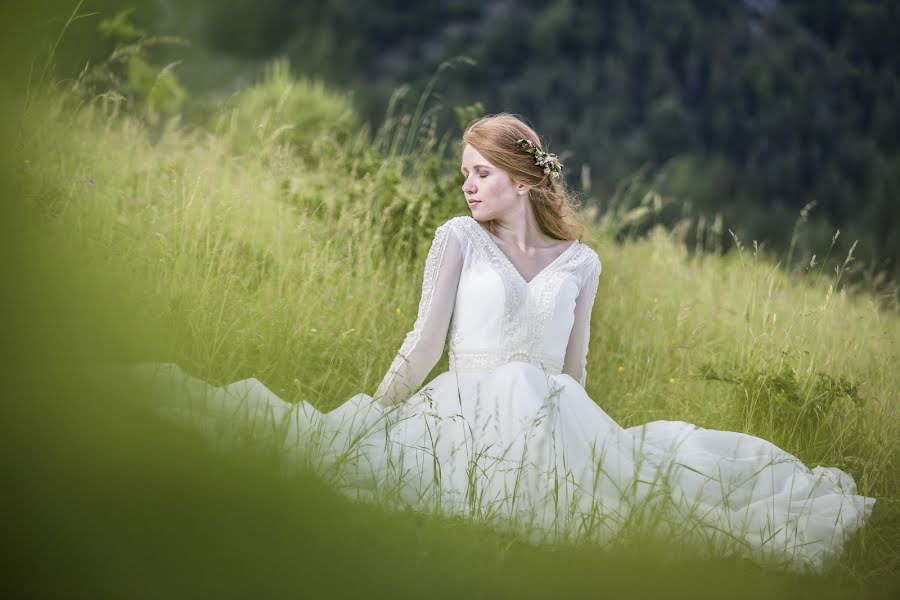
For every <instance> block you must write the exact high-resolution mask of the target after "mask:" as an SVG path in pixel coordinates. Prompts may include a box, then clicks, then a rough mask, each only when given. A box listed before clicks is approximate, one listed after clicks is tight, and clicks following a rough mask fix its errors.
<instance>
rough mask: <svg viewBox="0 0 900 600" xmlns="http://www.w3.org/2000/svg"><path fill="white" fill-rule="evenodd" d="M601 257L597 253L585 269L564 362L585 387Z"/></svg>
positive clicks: (566, 368)
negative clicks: (592, 312) (592, 311)
mask: <svg viewBox="0 0 900 600" xmlns="http://www.w3.org/2000/svg"><path fill="white" fill-rule="evenodd" d="M600 270H601V266H600V259H599V258H598V257H597V255H596V254H594V256H593V260H591V262H590V263H589V264H588V266H587V267H586V270H585V276H584V280H583V281H582V283H581V290H580V291H579V292H578V297H577V298H576V299H575V322H574V324H573V325H572V332H571V333H570V334H569V343H568V345H567V346H566V359H565V362H564V364H563V373H566V374H568V375H570V376H571V377H572V378H573V379H574V380H575V381H577V382H578V383H579V384H581V387H584V385H585V382H586V381H587V353H588V341H590V337H591V309H592V308H593V307H594V298H595V297H596V296H597V286H598V285H599V283H600Z"/></svg>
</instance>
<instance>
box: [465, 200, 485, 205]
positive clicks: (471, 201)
mask: <svg viewBox="0 0 900 600" xmlns="http://www.w3.org/2000/svg"><path fill="white" fill-rule="evenodd" d="M466 202H468V203H469V206H475V205H476V204H480V203H481V200H466Z"/></svg>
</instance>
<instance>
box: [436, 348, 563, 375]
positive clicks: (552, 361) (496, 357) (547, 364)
mask: <svg viewBox="0 0 900 600" xmlns="http://www.w3.org/2000/svg"><path fill="white" fill-rule="evenodd" d="M515 361H518V362H525V363H528V364H530V365H534V366H535V367H537V368H539V369H541V370H543V371H544V372H546V373H549V374H551V375H559V374H560V373H562V370H563V359H560V358H558V357H555V356H550V355H549V354H539V353H534V352H499V351H486V352H458V351H454V350H451V351H450V365H449V368H450V370H451V371H492V370H494V369H496V368H497V367H500V366H502V365H505V364H507V363H511V362H515Z"/></svg>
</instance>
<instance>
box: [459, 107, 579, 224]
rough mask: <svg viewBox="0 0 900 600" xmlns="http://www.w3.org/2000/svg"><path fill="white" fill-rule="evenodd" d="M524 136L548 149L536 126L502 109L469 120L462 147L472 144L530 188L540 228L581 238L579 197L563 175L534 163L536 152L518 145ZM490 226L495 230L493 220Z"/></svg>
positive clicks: (530, 196)
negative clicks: (567, 186)
mask: <svg viewBox="0 0 900 600" xmlns="http://www.w3.org/2000/svg"><path fill="white" fill-rule="evenodd" d="M522 138H524V139H526V140H531V142H532V143H534V144H535V145H537V146H538V148H539V149H541V150H543V151H547V150H546V148H545V147H544V144H543V142H542V141H541V139H540V137H538V134H537V132H535V131H534V129H532V128H531V127H529V126H528V125H526V124H525V123H524V122H523V121H522V120H521V119H520V118H518V117H516V116H514V115H511V114H509V113H499V114H496V115H487V116H485V117H481V118H480V119H477V120H475V121H473V122H471V123H469V125H468V127H466V131H465V132H464V133H463V137H462V148H463V149H464V148H465V147H466V144H471V145H472V147H473V148H475V149H476V150H478V152H480V153H481V155H482V156H484V157H485V158H486V159H488V161H490V162H491V163H492V164H493V165H495V166H497V167H498V168H500V169H503V170H504V171H506V173H507V174H508V175H509V177H510V179H512V181H513V183H516V184H522V185H525V186H528V187H530V188H531V189H530V190H529V192H528V195H529V198H530V200H531V206H532V208H533V209H534V216H535V219H536V220H537V224H538V226H539V227H540V228H541V231H543V232H544V233H546V234H547V235H549V236H550V237H552V238H555V239H558V240H571V239H578V240H580V239H581V237H582V236H583V235H584V226H583V225H581V223H579V222H578V219H577V217H576V215H577V213H576V209H577V208H578V202H577V200H576V199H575V198H574V197H573V196H572V195H571V194H570V193H569V191H568V190H566V188H565V186H564V185H563V182H562V178H561V177H560V178H556V177H552V176H551V175H547V174H544V171H543V168H542V167H540V166H538V165H536V164H534V156H533V155H531V154H529V153H528V152H526V151H525V150H524V149H522V148H520V147H519V146H517V145H516V140H519V139H522ZM487 226H488V229H489V230H490V231H491V232H493V231H494V223H493V220H491V221H488V222H487Z"/></svg>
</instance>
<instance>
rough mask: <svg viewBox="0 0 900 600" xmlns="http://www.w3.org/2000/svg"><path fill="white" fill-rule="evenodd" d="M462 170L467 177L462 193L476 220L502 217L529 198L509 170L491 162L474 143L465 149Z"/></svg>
mask: <svg viewBox="0 0 900 600" xmlns="http://www.w3.org/2000/svg"><path fill="white" fill-rule="evenodd" d="M459 170H460V171H462V174H463V177H465V181H463V185H462V191H463V194H465V197H466V202H467V203H468V205H469V210H471V211H472V217H473V218H474V219H475V220H476V221H489V220H491V219H496V218H500V217H502V216H503V215H505V214H508V213H509V211H511V210H513V209H514V208H516V207H517V206H518V205H519V203H520V202H522V200H523V199H526V198H527V197H526V196H525V195H524V193H525V187H524V186H521V185H517V184H516V183H515V182H513V180H512V179H510V178H509V175H507V174H506V171H504V170H502V169H500V168H498V167H495V166H494V165H492V164H491V163H489V162H488V161H487V159H486V158H484V157H483V156H482V155H481V153H480V152H478V150H476V149H475V148H473V147H472V145H471V144H466V147H465V149H463V154H462V165H461V166H460V169H459ZM520 191H521V192H522V194H521V195H520V194H519V192H520Z"/></svg>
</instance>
